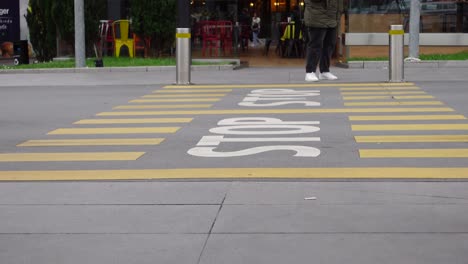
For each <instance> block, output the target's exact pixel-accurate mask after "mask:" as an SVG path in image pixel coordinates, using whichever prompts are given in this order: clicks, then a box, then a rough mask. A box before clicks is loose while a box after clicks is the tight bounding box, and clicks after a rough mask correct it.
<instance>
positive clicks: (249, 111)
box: [97, 107, 455, 116]
mask: <svg viewBox="0 0 468 264" xmlns="http://www.w3.org/2000/svg"><path fill="white" fill-rule="evenodd" d="M454 111H455V110H454V109H452V108H449V107H431V108H425V107H417V108H406V107H405V108H395V107H393V108H384V107H382V108H320V109H225V110H176V111H129V112H126V111H121V112H101V113H98V114H97V116H148V115H155V116H159V115H238V114H325V113H328V114H341V113H410V112H411V113H412V112H454Z"/></svg>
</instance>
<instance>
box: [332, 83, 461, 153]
mask: <svg viewBox="0 0 468 264" xmlns="http://www.w3.org/2000/svg"><path fill="white" fill-rule="evenodd" d="M348 89H349V88H341V89H340V91H341V95H342V97H343V100H345V101H344V105H345V106H348V107H356V106H390V105H393V106H395V107H400V106H405V105H412V106H416V105H421V106H425V105H439V106H443V105H445V104H444V103H443V102H441V101H436V100H434V99H435V97H433V96H431V95H416V94H426V93H425V92H424V91H409V90H408V91H403V90H404V89H402V90H399V91H395V90H385V91H383V90H380V89H379V90H360V91H349V90H348ZM410 99H431V101H428V100H418V101H406V100H410ZM346 100H353V102H348V101H346ZM348 118H349V120H350V122H351V130H352V131H353V132H354V133H355V136H354V139H355V142H356V143H358V144H360V145H363V146H362V147H361V146H360V147H359V157H360V158H362V159H402V158H404V159H408V158H413V159H422V158H426V159H428V158H429V159H449V158H451V159H453V158H455V159H457V158H467V157H468V149H466V148H463V147H462V148H460V147H459V148H453V147H450V146H453V145H447V144H453V143H465V142H468V136H467V135H465V134H461V135H460V134H453V133H454V132H455V133H456V132H458V131H465V130H468V123H459V121H466V119H467V118H466V117H465V116H463V115H447V114H431V115H411V114H408V115H359V116H357V115H351V116H349V117H348ZM436 120H439V121H445V122H444V123H428V122H427V121H436ZM392 121H394V122H392ZM450 121H452V122H457V123H451V122H450ZM357 122H359V123H357ZM383 122H387V123H383ZM388 122H390V123H388ZM396 122H406V123H396ZM402 131H403V132H406V133H411V134H404V135H402V134H398V133H401V132H402ZM366 132H367V133H369V132H373V133H378V134H377V135H375V134H374V135H362V134H360V133H366ZM434 132H438V134H433V133H434ZM395 133H396V134H395ZM428 133H432V134H428ZM448 133H450V134H448ZM401 143H405V145H404V146H405V148H401V146H402V144H401ZM418 143H431V145H430V146H433V147H434V146H436V147H437V148H428V147H424V146H423V147H421V146H420V145H419V146H418V145H415V144H418ZM395 144H399V145H397V146H399V147H397V146H396V145H395ZM434 144H437V145H434ZM412 146H418V148H412ZM366 147H371V148H366Z"/></svg>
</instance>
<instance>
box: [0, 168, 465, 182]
mask: <svg viewBox="0 0 468 264" xmlns="http://www.w3.org/2000/svg"><path fill="white" fill-rule="evenodd" d="M174 179H232V180H236V179H403V180H404V179H433V180H447V179H460V180H461V179H468V168H440V167H435V168H427V167H425V168H420V167H404V168H403V167H359V168H188V169H147V170H60V171H58V170H49V171H38V170H35V171H0V181H90V180H91V181H92V180H174Z"/></svg>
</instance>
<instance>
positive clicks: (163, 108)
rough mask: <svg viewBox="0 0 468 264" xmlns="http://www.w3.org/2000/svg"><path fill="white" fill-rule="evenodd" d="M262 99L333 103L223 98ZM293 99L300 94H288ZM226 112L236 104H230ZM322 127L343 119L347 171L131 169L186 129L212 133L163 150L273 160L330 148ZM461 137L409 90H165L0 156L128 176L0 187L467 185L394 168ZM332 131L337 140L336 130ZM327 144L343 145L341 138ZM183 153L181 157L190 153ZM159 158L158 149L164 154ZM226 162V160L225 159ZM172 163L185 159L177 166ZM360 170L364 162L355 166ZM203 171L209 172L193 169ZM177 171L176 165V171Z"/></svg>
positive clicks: (457, 149)
mask: <svg viewBox="0 0 468 264" xmlns="http://www.w3.org/2000/svg"><path fill="white" fill-rule="evenodd" d="M307 88H309V89H308V90H307ZM275 89H276V90H275ZM294 89H297V90H294ZM262 90H267V91H269V92H270V93H271V94H270V95H269V96H270V97H271V98H274V99H271V100H276V101H280V100H281V99H282V100H286V99H287V100H298V99H299V98H301V97H304V98H301V99H299V100H306V99H305V97H307V96H316V97H317V98H318V97H319V96H320V95H321V94H320V91H327V93H328V94H327V97H328V96H336V95H338V96H337V97H336V99H339V100H338V103H335V102H333V103H332V104H328V101H327V102H326V103H322V104H315V105H314V106H313V107H312V106H311V107H307V106H303V107H298V106H297V105H295V106H294V107H292V106H290V107H272V106H269V107H264V108H249V107H233V104H232V103H233V100H239V98H237V96H230V95H232V94H231V93H232V92H233V91H236V95H238V94H243V95H244V96H258V95H259V94H261V91H262ZM298 91H304V92H308V93H299V94H294V93H295V92H298ZM275 93H286V94H287V96H283V97H279V96H276V94H275ZM267 99H268V98H267ZM223 102H228V104H227V105H229V106H228V107H225V106H224V105H223ZM234 103H236V104H237V103H238V101H235V102H234ZM238 106H241V105H240V104H239V105H238ZM204 117H206V118H204ZM304 118H305V119H304ZM208 119H209V120H210V122H217V123H216V124H217V125H218V126H220V127H217V128H213V127H211V128H210V127H205V126H207V124H204V123H203V124H202V123H200V122H199V120H204V122H205V121H206V120H208ZM212 120H213V121H212ZM220 120H221V121H220ZM258 120H262V121H258ZM278 120H279V121H278ZM283 120H286V121H283ZM290 120H292V121H290ZM298 120H300V121H298ZM311 120H320V121H311ZM331 120H341V121H343V120H345V121H343V123H341V124H340V126H341V127H346V130H347V131H349V133H350V134H351V135H352V136H351V137H350V138H351V139H354V141H353V142H352V143H353V144H354V146H353V147H354V148H355V149H354V150H353V151H349V152H346V151H344V152H343V155H348V156H350V157H352V158H356V159H357V161H353V162H352V163H351V164H352V166H343V167H339V168H327V167H320V166H316V164H315V165H314V166H313V167H307V168H302V167H300V168H299V167H298V168H296V167H294V166H291V167H282V165H283V163H282V162H283V161H280V162H277V163H272V164H270V163H268V160H263V156H262V158H260V160H261V161H262V162H259V163H258V164H259V167H245V168H243V167H242V165H241V166H240V167H234V168H221V167H222V166H225V165H223V163H222V162H219V161H220V159H217V160H216V159H215V158H213V159H212V161H213V162H212V163H209V162H207V161H208V160H210V159H209V158H194V157H192V158H191V159H192V161H195V163H191V164H192V165H193V164H195V166H194V168H159V167H156V168H151V167H149V168H148V167H146V168H145V169H137V167H138V164H139V163H138V162H139V161H141V160H144V159H145V157H146V156H147V151H151V152H154V153H153V154H152V155H153V156H152V158H154V156H155V155H156V156H157V157H158V158H162V159H164V158H165V157H166V154H167V153H164V152H159V151H158V148H161V147H163V146H165V145H166V144H168V143H170V142H171V141H172V138H175V135H176V134H179V133H181V131H182V132H184V133H185V134H184V135H187V134H189V133H188V130H189V129H190V128H192V127H195V128H196V129H198V130H203V131H208V132H206V133H212V134H210V135H208V136H203V138H202V140H199V141H198V140H194V139H191V138H190V139H187V138H185V136H182V137H177V138H178V140H181V138H183V140H182V142H177V143H175V144H174V145H173V146H175V145H177V146H180V144H181V143H183V144H187V142H190V144H193V145H192V146H195V144H197V141H198V145H197V146H198V147H205V148H211V150H212V151H213V149H215V148H216V147H220V148H222V146H220V145H223V144H231V145H229V146H230V147H229V148H227V150H228V151H226V153H231V154H232V153H234V154H236V153H248V152H249V151H243V150H238V149H237V148H235V147H234V146H249V145H252V147H251V149H253V150H255V151H251V152H252V153H256V154H258V153H262V152H265V153H268V151H270V150H273V149H274V147H278V146H280V147H282V151H283V152H287V151H292V150H294V151H297V152H298V153H300V152H301V151H306V150H307V147H304V146H302V147H301V148H299V147H298V145H299V144H304V145H307V144H314V145H315V146H317V148H319V147H320V146H325V145H330V144H332V143H333V142H332V143H330V142H326V141H325V140H323V138H326V137H324V135H326V133H327V132H326V129H325V128H323V126H322V124H326V123H327V122H331ZM195 122H197V123H196V125H190V124H194V123H195ZM236 122H237V123H236ZM243 122H245V123H243ZM249 122H250V123H249ZM259 122H260V123H259ZM261 122H266V123H268V122H271V124H273V125H272V127H274V128H275V130H274V131H269V132H268V131H263V130H262V131H261V132H258V133H256V134H254V136H247V135H250V134H252V133H253V132H249V131H248V130H247V132H246V131H242V133H244V134H242V133H241V131H237V130H236V129H237V128H235V127H236V126H240V127H242V128H245V129H255V127H254V125H258V127H262V128H263V129H267V128H268V126H267V125H264V124H262V123H261ZM288 122H289V123H288ZM301 122H302V123H301ZM303 122H306V123H308V124H313V125H314V127H313V129H312V127H308V128H305V127H303V126H302V125H304V124H306V123H303ZM280 124H284V125H285V127H287V126H289V127H288V129H289V130H284V131H283V130H282V128H281V126H280ZM210 126H213V124H211V125H210ZM324 126H325V125H324ZM302 130H304V131H305V130H307V131H309V132H310V131H313V132H315V133H318V131H320V133H321V134H313V136H309V135H310V134H309V135H300V136H287V137H286V136H284V137H282V136H277V135H276V134H279V133H280V132H284V133H291V134H292V135H294V133H295V131H302ZM466 130H468V122H467V118H466V117H465V116H464V115H461V114H459V113H457V111H456V109H454V108H452V107H450V105H447V104H446V103H445V102H442V101H439V100H438V99H437V98H436V97H434V96H433V95H431V94H429V93H428V92H427V91H425V90H424V89H421V87H417V86H415V85H414V84H413V83H339V84H337V83H314V84H243V85H168V86H165V87H162V88H160V89H157V90H154V91H152V92H151V93H150V94H146V95H141V96H140V97H138V98H134V99H132V100H130V101H128V103H127V104H123V105H117V106H114V107H112V109H111V110H110V111H103V112H98V113H96V114H95V117H94V118H87V119H80V120H77V121H75V122H73V123H72V124H71V125H70V124H64V125H63V127H58V128H53V129H52V130H51V131H49V132H48V133H46V134H45V135H38V136H37V138H35V139H29V140H25V141H24V140H23V141H22V142H18V143H15V144H17V145H16V147H17V148H18V150H19V151H17V152H15V153H0V163H2V164H11V163H19V164H23V163H24V162H27V163H34V164H35V162H40V163H41V164H43V163H50V164H52V165H50V166H48V167H50V168H53V167H54V166H55V164H65V165H61V166H64V167H66V165H67V164H68V163H67V162H71V163H73V162H83V163H86V162H90V164H91V163H92V164H96V163H98V164H107V163H104V162H110V161H114V162H118V161H122V162H126V163H125V164H127V165H126V166H128V167H129V168H133V167H135V169H118V170H115V169H113V168H112V167H110V168H108V167H106V166H105V165H100V168H103V169H100V170H87V169H79V170H77V169H76V168H75V169H74V170H44V168H42V170H21V169H16V170H4V171H1V170H0V181H2V180H3V181H8V180H106V179H107V180H120V179H135V180H143V179H217V178H219V179H224V178H227V179H244V178H250V179H278V178H284V179H328V178H330V179H344V178H347V179H409V178H411V179H468V168H465V167H463V166H458V167H456V168H455V167H444V166H440V164H439V163H438V164H437V165H435V166H434V167H433V168H426V167H425V166H415V167H408V166H407V163H406V164H405V165H404V166H400V163H399V160H401V159H411V160H422V159H428V160H443V159H452V160H463V159H466V158H468V148H464V146H463V145H461V144H462V143H467V142H468V135H467V134H466V132H465V131H466ZM291 131H292V132H291ZM339 131H340V133H343V131H344V130H343V131H342V130H339ZM223 133H227V134H225V135H224V134H223ZM265 133H266V134H265ZM268 133H269V134H268ZM336 137H338V138H339V137H343V138H346V137H347V135H344V134H343V135H341V136H336ZM335 140H336V139H335ZM192 141H194V142H192ZM335 142H336V141H335ZM264 143H266V144H264ZM423 143H430V145H427V144H424V145H423ZM255 144H264V145H267V146H268V147H267V148H264V149H262V150H261V148H260V147H256V146H257V145H255ZM183 147H185V148H187V149H189V148H190V146H183ZM308 148H309V149H310V147H308ZM62 149H63V151H61V150H62ZM30 150H32V151H30ZM97 150H99V151H97ZM164 150H165V151H167V150H168V149H167V148H164ZM283 152H281V153H283ZM187 153H188V151H187V150H184V151H183V153H182V155H187ZM207 153H208V154H209V155H212V156H213V157H214V156H216V155H214V154H213V153H215V151H213V152H210V151H208V152H205V155H208V154H207ZM278 153H280V152H278ZM298 153H297V154H298ZM317 153H320V151H318V152H313V154H314V155H316V154H317ZM234 154H233V157H235V155H234ZM209 155H208V156H209ZM236 155H237V154H236ZM317 155H318V154H317ZM327 155H328V151H323V152H322V153H321V156H320V157H319V158H321V160H320V161H319V162H318V164H328V162H329V161H328V159H331V158H332V157H331V156H327ZM291 156H292V155H291ZM298 156H301V155H298ZM252 157H255V156H252ZM180 158H182V160H185V161H186V160H187V157H180ZM302 159H304V160H303V161H304V162H305V161H307V159H305V158H304V157H302ZM385 159H388V160H393V161H395V162H394V163H392V162H390V163H388V164H389V166H373V165H372V164H373V163H372V162H376V161H379V160H385ZM215 160H216V162H215ZM196 161H202V162H201V163H200V164H203V165H200V164H197V163H196ZM223 161H224V160H223ZM364 161H365V162H366V163H360V162H364ZM112 164H117V163H112ZM171 164H172V163H171ZM207 164H213V165H212V167H209V166H208V167H206V168H203V166H207ZM241 164H242V163H241ZM263 164H268V165H267V166H272V168H261V167H260V166H262V165H263ZM293 164H294V163H293ZM300 164H302V163H300ZM304 164H308V162H307V163H304ZM375 164H377V163H375ZM184 165H185V164H181V166H182V167H183V166H184ZM380 165H381V164H380ZM306 166H307V165H306ZM309 166H312V165H309ZM195 167H196V169H195ZM18 168H20V167H18ZM58 168H63V167H58ZM106 168H108V169H106Z"/></svg>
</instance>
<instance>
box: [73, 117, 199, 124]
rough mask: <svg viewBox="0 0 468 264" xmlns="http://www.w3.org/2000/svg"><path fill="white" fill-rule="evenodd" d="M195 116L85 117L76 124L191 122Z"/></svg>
mask: <svg viewBox="0 0 468 264" xmlns="http://www.w3.org/2000/svg"><path fill="white" fill-rule="evenodd" d="M192 120H193V118H129V119H83V120H80V121H77V122H75V123H73V124H76V125H102V124H159V123H190V122H192Z"/></svg>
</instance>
